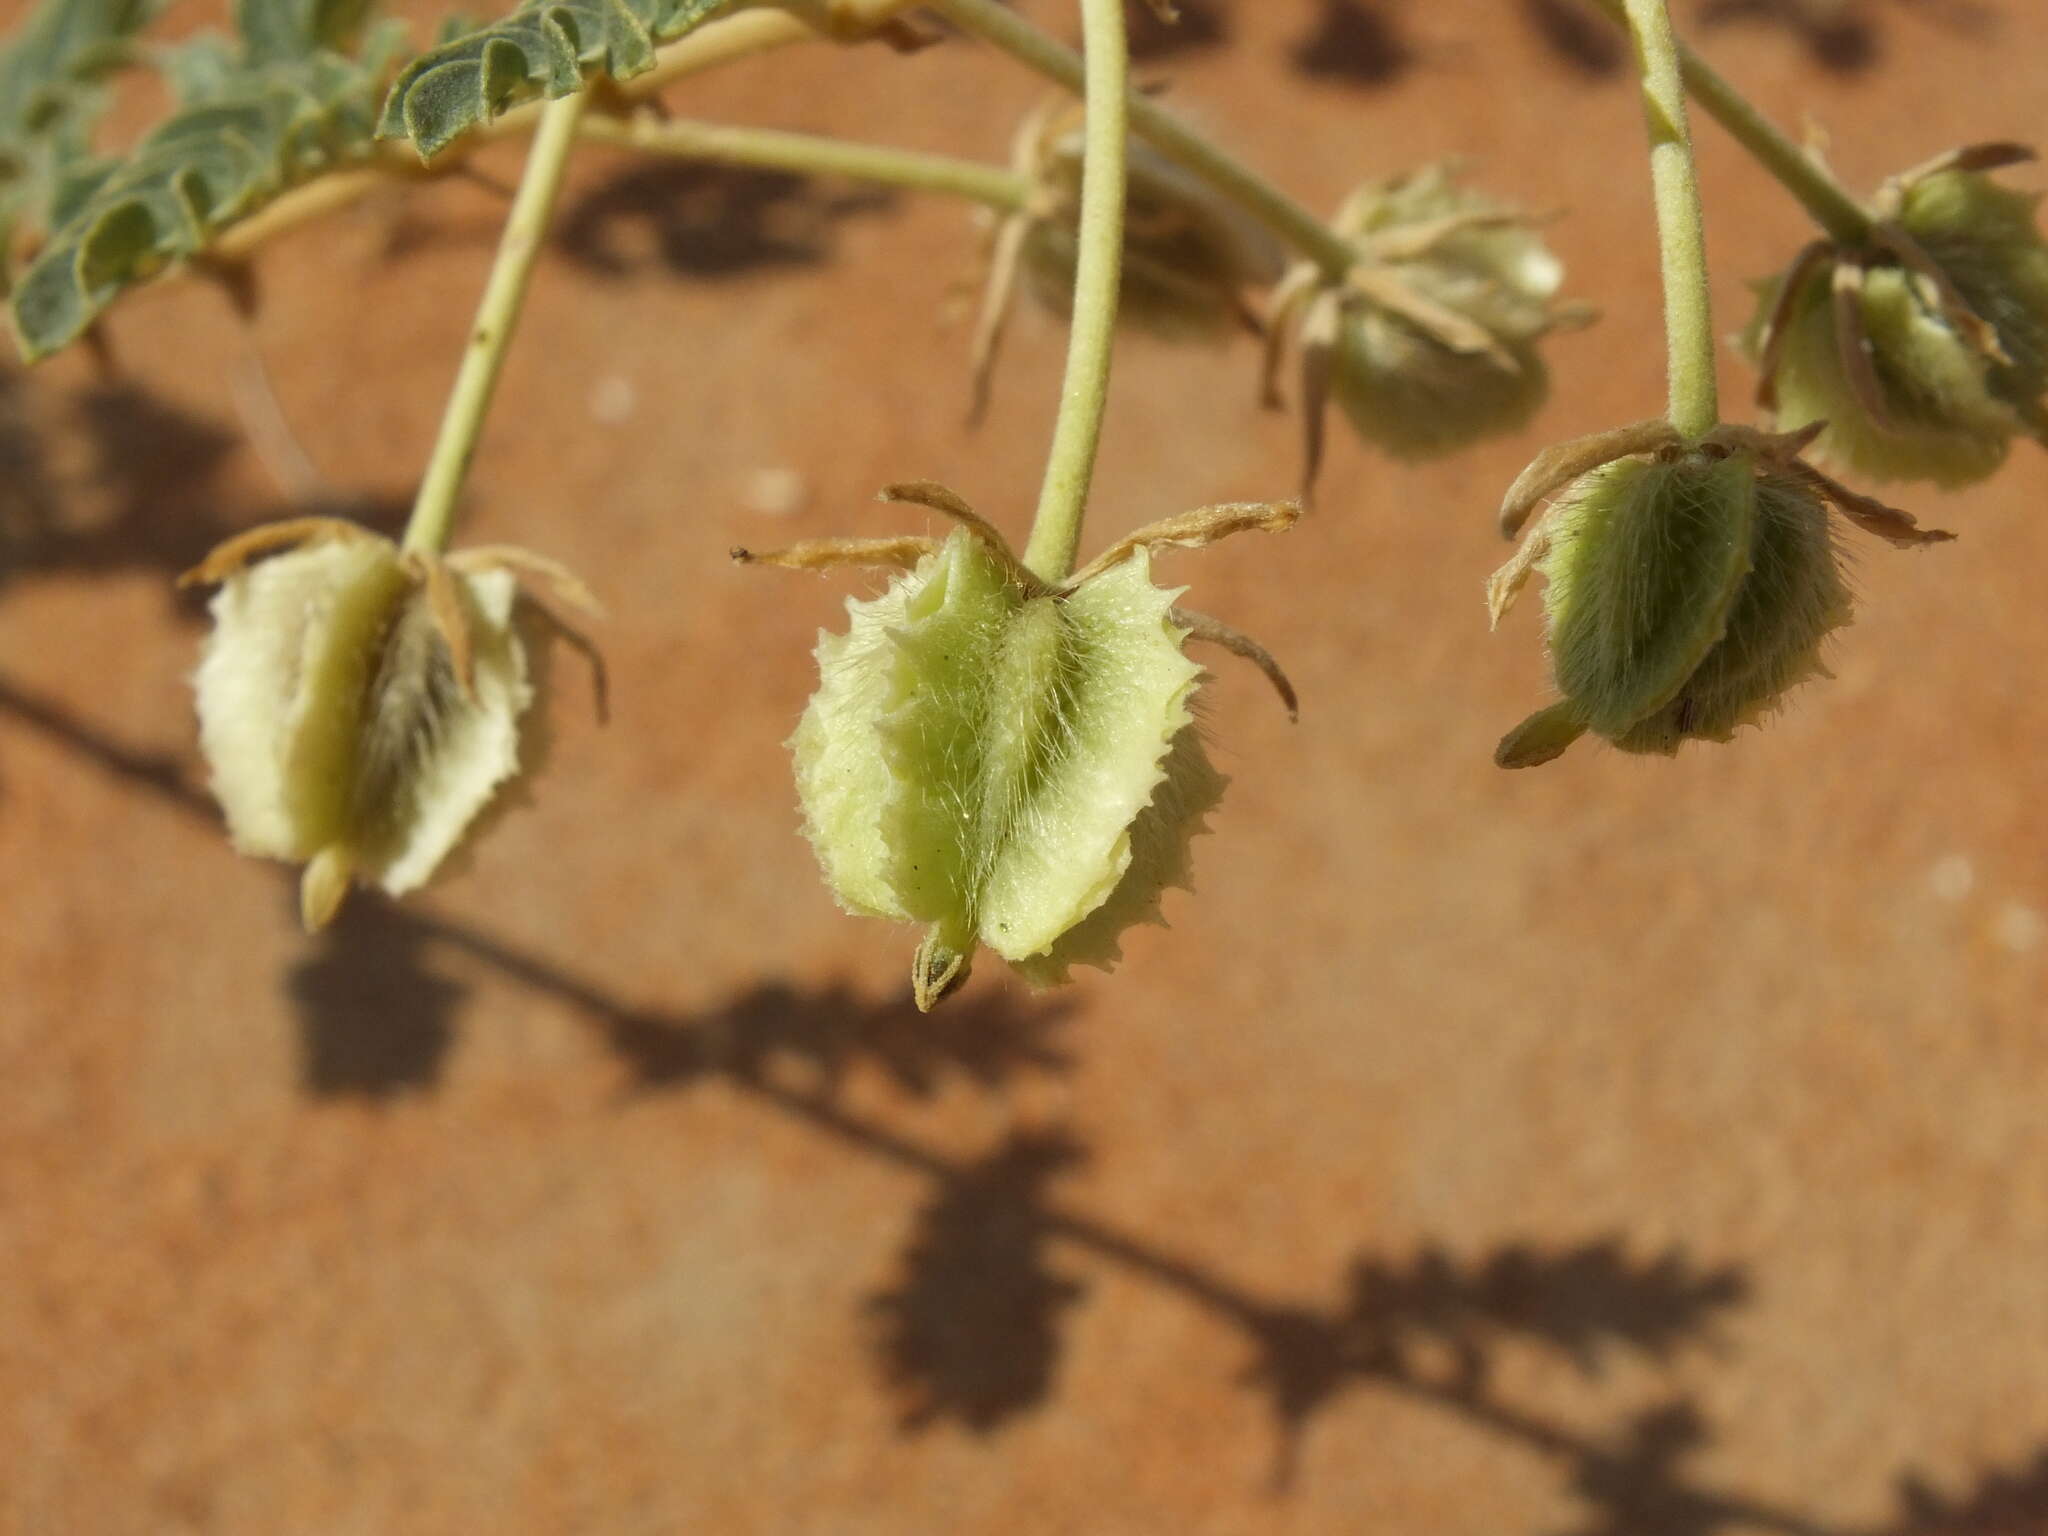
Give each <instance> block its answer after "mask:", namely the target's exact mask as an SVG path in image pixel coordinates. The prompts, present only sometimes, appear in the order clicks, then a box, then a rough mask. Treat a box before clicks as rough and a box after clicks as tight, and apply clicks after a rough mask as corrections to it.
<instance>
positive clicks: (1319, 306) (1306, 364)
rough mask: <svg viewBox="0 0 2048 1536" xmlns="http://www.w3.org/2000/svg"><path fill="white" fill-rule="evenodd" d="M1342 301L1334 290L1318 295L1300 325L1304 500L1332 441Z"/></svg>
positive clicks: (1303, 500) (1308, 496)
mask: <svg viewBox="0 0 2048 1536" xmlns="http://www.w3.org/2000/svg"><path fill="white" fill-rule="evenodd" d="M1343 323H1344V308H1343V304H1342V302H1341V301H1340V300H1339V299H1338V297H1337V296H1336V295H1335V294H1334V293H1325V294H1323V295H1321V296H1320V297H1318V298H1317V299H1316V300H1315V301H1314V302H1313V304H1312V305H1311V306H1310V308H1309V312H1308V317H1307V318H1306V319H1305V320H1303V321H1302V325H1301V492H1300V494H1301V500H1302V502H1303V504H1304V505H1306V504H1307V502H1308V501H1309V499H1310V498H1311V497H1312V496H1313V495H1314V494H1315V488H1316V482H1317V480H1319V479H1320V478H1321V477H1322V473H1323V453H1324V449H1325V447H1326V445H1327V444H1328V441H1329V431H1330V427H1329V422H1330V393H1331V391H1332V390H1333V389H1335V387H1336V372H1337V343H1338V339H1339V338H1338V331H1339V329H1340V328H1341V327H1342V326H1343Z"/></svg>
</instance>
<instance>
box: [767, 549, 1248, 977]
mask: <svg viewBox="0 0 2048 1536" xmlns="http://www.w3.org/2000/svg"><path fill="white" fill-rule="evenodd" d="M1148 567H1149V562H1148V560H1147V558H1146V556H1145V555H1144V553H1143V552H1142V551H1140V552H1139V553H1138V554H1137V555H1135V556H1133V557H1132V558H1131V559H1130V560H1128V561H1125V562H1123V563H1122V564H1120V565H1118V566H1116V567H1114V568H1112V569H1111V570H1109V571H1106V572H1104V573H1103V574H1102V575H1101V576H1099V577H1097V578H1096V579H1095V580H1093V581H1090V582H1088V583H1087V584H1085V585H1084V586H1082V587H1081V588H1079V589H1078V590H1076V591H1074V592H1071V593H1067V594H1059V595H1056V594H1053V593H1039V594H1027V593H1025V592H1024V591H1022V590H1021V589H1020V588H1019V587H1018V586H1017V585H1016V584H1014V582H1013V581H1012V580H1011V579H1010V573H1009V571H1008V570H1006V569H1005V567H1004V565H1003V563H1002V562H1001V561H999V560H998V559H997V558H996V557H995V556H994V555H993V554H992V553H991V552H990V551H989V549H988V548H987V547H986V546H985V545H984V544H983V543H982V542H981V541H980V540H979V539H977V538H976V537H974V536H973V535H972V534H970V533H968V532H967V531H966V530H964V529H963V530H960V531H957V532H955V533H954V534H953V535H952V536H951V537H950V538H949V539H947V541H946V542H945V544H944V546H943V547H942V548H941V549H940V550H939V552H938V553H937V554H935V555H932V556H930V557H928V558H927V559H925V560H924V561H922V562H920V564H919V565H918V567H917V569H916V570H914V571H912V572H910V573H909V574H908V575H906V576H904V577H902V578H901V579H899V580H898V581H897V582H896V583H895V584H894V585H893V586H892V587H891V588H890V589H889V590H888V591H886V592H884V593H883V594H882V595H881V596H880V597H877V598H874V599H872V600H869V601H865V602H863V601H858V600H851V601H849V602H848V603H847V614H848V618H849V621H850V622H849V624H848V627H847V630H846V633H844V634H842V635H826V636H823V637H821V638H820V640H819V644H818V670H819V674H820V679H821V681H820V686H819V688H818V691H817V693H816V694H814V695H813V696H812V698H811V702H810V705H809V707H808V708H807V709H806V710H805V711H804V716H803V720H802V722H801V723H800V724H799V725H798V727H797V731H796V735H795V737H794V738H793V739H792V741H791V746H792V748H793V749H794V751H795V755H796V771H797V791H798V796H799V798H800V799H801V801H802V803H803V809H804V823H805V830H806V831H807V832H808V834H809V835H810V839H811V842H812V845H813V846H814V847H815V848H816V849H817V852H818V858H819V862H820V863H821V864H822V865H823V866H824V870H825V875H826V879H827V881H828V882H829V883H830V884H831V886H832V889H833V893H834V894H835V895H836V896H837V897H838V898H839V901H840V903H841V905H843V906H844V907H846V908H847V910H848V911H851V912H856V913H862V914H867V915H871V916H878V917H893V918H899V919H903V920H906V921H910V922H916V923H922V924H925V925H927V928H928V934H929V936H928V937H927V939H926V941H925V944H924V947H923V949H922V950H921V951H920V957H919V962H918V967H917V972H916V977H915V978H914V979H915V980H916V981H917V990H918V992H919V994H920V1002H921V1003H923V1004H925V1005H927V1006H928V1005H929V1003H930V1002H933V1001H936V1000H937V998H938V997H939V996H942V995H943V993H944V992H945V991H946V990H948V989H950V987H951V986H953V985H955V984H957V982H958V981H960V980H963V979H964V976H965V970H966V963H967V961H966V958H965V957H969V956H971V955H972V954H973V952H974V950H975V949H976V948H977V947H978V946H981V945H986V946H987V947H988V948H990V949H992V950H994V951H995V952H996V953H997V954H998V955H1001V956H1002V957H1003V958H1004V959H1005V960H1007V961H1009V962H1010V963H1011V964H1012V965H1014V966H1016V967H1017V968H1018V969H1019V970H1020V971H1022V972H1024V974H1025V975H1026V976H1028V977H1030V978H1032V979H1033V980H1037V981H1042V982H1052V981H1061V980H1064V979H1065V978H1066V975H1067V971H1068V968H1069V967H1070V966H1072V965H1074V964H1076V963H1086V964H1097V965H1103V966H1105V967H1107V966H1108V965H1111V964H1113V963H1114V962H1115V961H1116V959H1117V958H1118V957H1119V949H1118V946H1117V933H1118V932H1120V931H1121V929H1122V927H1124V926H1125V925H1127V924H1128V923H1129V922H1131V921H1135V920H1137V919H1138V918H1140V917H1144V916H1147V915H1150V914H1151V913H1153V912H1154V911H1156V907H1157V902H1158V898H1159V895H1160V893H1161V892H1162V891H1163V890H1164V889H1165V887H1166V886H1167V885H1168V884H1175V883H1180V882H1181V881H1182V880H1183V879H1184V878H1185V872H1186V867H1187V860H1186V844H1187V841H1188V839H1189V838H1191V837H1192V836H1193V835H1194V834H1195V832H1196V831H1198V830H1199V827H1200V821H1201V816H1202V813H1203V812H1204V811H1206V810H1207V809H1208V808H1209V807H1210V806H1211V805H1213V804H1214V803H1215V802H1216V799H1217V797H1218V795H1219V794H1220V793H1221V790H1222V787H1223V780H1222V779H1221V777H1220V776H1218V775H1217V774H1216V773H1215V772H1214V771H1213V770H1212V769H1211V768H1210V767H1209V765H1208V762H1207V760H1206V758H1205V757H1204V756H1203V754H1202V751H1201V745H1200V738H1199V736H1198V735H1197V734H1196V733H1195V730H1194V724H1193V715H1192V714H1191V713H1190V711H1189V702H1190V699H1191V697H1192V695H1193V693H1194V689H1195V683H1196V679H1197V678H1198V677H1199V675H1200V669H1199V668H1198V667H1197V666H1196V665H1195V664H1194V663H1193V662H1192V661H1190V660H1188V658H1187V657H1186V656H1185V655H1183V654H1182V652H1181V641H1182V639H1183V638H1184V636H1185V633H1186V632H1185V631H1184V630H1183V629H1181V628H1180V627H1179V626H1177V625H1175V624H1174V623H1173V622H1172V619H1171V618H1170V610H1171V608H1172V605H1173V597H1174V594H1173V593H1172V592H1169V591H1163V590H1161V589H1160V588H1158V587H1155V586H1154V585H1153V584H1152V582H1151V578H1150V574H1149V568H1148ZM1183 736H1185V737H1186V738H1187V740H1186V741H1185V742H1182V741H1181V738H1182V737H1183ZM1176 748H1178V750H1176ZM1169 759H1170V760H1171V761H1170V763H1169ZM1169 767H1170V768H1171V771H1172V774H1173V775H1174V782H1173V783H1172V784H1171V785H1170V786H1165V788H1164V792H1163V793H1162V786H1164V785H1165V781H1166V779H1167V777H1168V773H1169ZM1169 821H1170V822H1171V825H1166V824H1165V823H1167V822H1169ZM1140 823H1156V825H1143V826H1141V825H1140ZM1140 855H1142V857H1141V856H1140ZM1112 903H1113V909H1114V911H1115V912H1116V913H1117V915H1118V916H1119V918H1120V921H1118V922H1117V923H1116V925H1115V927H1114V929H1111V930H1108V931H1105V929H1106V927H1107V925H1106V924H1103V923H1089V922H1088V921H1086V920H1087V919H1089V918H1090V917H1091V915H1092V914H1095V913H1096V912H1098V911H1099V910H1101V909H1103V908H1104V907H1105V906H1110V905H1112ZM927 994H929V995H927Z"/></svg>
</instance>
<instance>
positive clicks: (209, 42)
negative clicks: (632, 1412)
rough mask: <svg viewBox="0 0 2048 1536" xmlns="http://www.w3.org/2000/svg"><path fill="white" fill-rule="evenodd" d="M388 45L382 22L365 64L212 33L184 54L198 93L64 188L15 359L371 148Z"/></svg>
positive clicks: (181, 72) (183, 79) (21, 316)
mask: <svg viewBox="0 0 2048 1536" xmlns="http://www.w3.org/2000/svg"><path fill="white" fill-rule="evenodd" d="M395 41H396V38H395V34H394V33H393V32H392V31H389V30H386V29H379V32H378V34H377V35H376V36H374V37H373V38H372V39H371V41H370V44H369V48H368V51H367V53H366V55H365V57H364V58H362V59H360V60H356V59H346V58H342V57H341V56H339V55H337V54H333V53H324V52H323V53H316V54H314V55H312V56H311V57H308V58H305V59H302V60H299V61H297V62H293V63H276V64H268V65H260V66H258V65H251V64H248V63H247V62H246V56H244V57H243V58H242V59H237V58H236V57H235V55H233V54H232V53H231V52H230V51H229V50H227V49H225V48H224V47H223V46H222V45H221V44H220V43H219V42H218V40H213V39H202V40H201V41H200V42H199V43H197V44H195V45H192V46H191V47H188V48H187V49H185V50H182V51H181V55H180V58H179V61H178V63H177V64H176V65H175V66H174V68H175V74H176V78H177V80H178V82H179V84H180V85H181V86H183V87H184V88H186V89H187V90H189V91H191V92H194V93H196V95H195V97H192V98H188V100H187V102H186V104H185V105H184V106H183V107H182V108H181V109H180V110H179V111H178V112H176V113H174V114H173V115H172V116H171V117H169V118H167V119H166V120H165V121H164V122H162V123H160V124H159V125H158V126H157V127H156V128H155V129H154V130H152V131H151V132H150V133H149V135H148V136H147V137H145V138H144V139H143V140H142V142H141V143H140V144H138V145H137V146H136V147H135V149H134V150H133V151H132V152H131V153H130V154H129V155H128V156H127V157H126V158H125V159H123V160H121V161H118V162H116V163H114V164H112V165H103V166H96V167H92V168H90V169H86V170H82V171H80V172H78V173H77V174H74V175H73V176H72V177H70V178H69V179H68V180H67V181H66V183H65V184H64V185H63V186H61V187H60V188H59V189H58V193H57V195H56V197H55V198H54V200H53V201H54V206H55V211H56V215H57V217H56V218H55V219H53V223H55V228H54V231H53V233H52V234H51V236H50V239H49V242H48V243H47V244H46V245H45V246H44V248H43V250H42V251H41V252H40V253H39V254H38V255H37V257H36V259H35V261H34V262H33V263H31V264H30V266H29V267H28V269H27V270H26V271H25V272H24V273H23V274H22V278H21V281H20V283H19V284H18V286H17V287H16V289H15V292H14V295H13V310H14V325H15V330H16V333H17V335H18V336H19V338H20V341H21V349H22V353H23V355H24V356H25V357H26V358H27V359H28V360H30V361H34V360H35V359H37V358H39V357H44V356H47V355H48V354H50V353H51V352H54V351H56V350H57V349H59V348H60V347H63V346H65V345H66V344H68V343H70V342H72V341H74V340H76V339H77V337H78V336H79V335H80V333H82V332H83V331H84V330H85V328H86V327H87V326H89V325H90V324H92V322H93V320H94V319H96V318H97V317H98V315H99V314H100V312H101V311H102V310H104V309H105V308H106V307H107V305H108V304H110V303H112V302H113V301H114V299H115V298H117V297H118V296H119V295H120V294H121V293H122V291H123V290H124V289H126V288H128V287H130V286H131V285H133V284H135V283H138V282H142V281H145V280H146V279H148V278H150V277H152V276H154V275H155V274H156V273H157V272H159V271H161V270H162V269H163V268H164V267H165V266H167V265H169V264H170V263H171V262H174V261H179V260H184V259H187V258H190V257H192V256H196V255H199V254H201V253H202V252H204V251H205V249H206V248H207V246H208V245H209V244H211V243H212V241H213V239H214V238H215V237H216V236H217V235H218V234H219V233H220V231H221V230H222V229H223V228H225V227H226V226H227V225H229V224H232V223H233V222H234V221H235V220H237V219H240V218H244V217H246V216H247V215H249V214H250V213H253V212H254V211H255V210H256V209H258V208H259V207H261V206H262V205H263V204H265V203H267V202H268V201H269V200H270V199H271V198H273V197H275V196H276V195H277V194H278V193H279V192H282V191H283V190H285V189H286V188H287V187H290V186H292V185H294V184H295V183H297V182H299V181H303V180H305V179H306V178H307V177H310V176H313V175H316V174H318V173H320V172H322V171H327V170H332V169H335V168H336V167H339V166H343V165H347V164H350V163H352V162H355V161H360V160H363V159H365V158H367V157H368V156H369V155H370V154H371V153H372V151H373V147H374V140H373V137H372V129H373V127H374V113H375V111H376V102H377V96H378V91H379V88H380V85H381V81H382V77H383V73H384V68H385V64H386V61H387V60H388V58H389V56H390V53H391V51H392V48H393V45H394V44H395Z"/></svg>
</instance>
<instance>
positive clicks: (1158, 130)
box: [927, 0, 1358, 279]
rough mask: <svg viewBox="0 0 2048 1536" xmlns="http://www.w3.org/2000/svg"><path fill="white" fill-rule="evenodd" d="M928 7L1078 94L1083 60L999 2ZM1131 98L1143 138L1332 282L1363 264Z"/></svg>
mask: <svg viewBox="0 0 2048 1536" xmlns="http://www.w3.org/2000/svg"><path fill="white" fill-rule="evenodd" d="M927 4H928V6H929V8H930V9H932V10H934V11H937V12H938V13H939V14H941V15H942V16H945V17H946V18H947V19H949V20H950V21H952V22H954V23H955V24H956V25H958V26H960V27H963V28H965V29H966V30H967V31H970V32H972V33H974V34H975V35H977V36H979V37H981V38H983V39H985V40H986V41H988V42H990V43H993V44H994V45H995V46H996V47H998V48H1000V49H1001V50H1002V51H1003V52H1005V53H1007V54H1009V55H1010V56H1011V57H1012V58H1014V59H1016V60H1017V61H1018V62H1019V63H1021V64H1024V65H1026V66H1027V67H1029V68H1031V69H1033V70H1035V71H1036V72H1038V73H1039V74H1042V75H1044V76H1046V77H1047V78H1048V79H1051V80H1054V81H1057V82H1058V83H1059V84H1061V85H1063V86H1065V87H1066V88H1067V89H1069V90H1078V89H1079V88H1080V86H1081V82H1082V70H1083V64H1082V60H1081V59H1080V57H1079V56H1077V55H1076V54H1075V53H1074V51H1073V50H1072V49H1071V48H1067V47H1063V46H1062V45H1061V44H1059V43H1057V42H1055V41H1054V40H1053V39H1052V38H1050V37H1047V36H1046V35H1045V34H1044V33H1043V32H1041V31H1039V29H1038V28H1037V27H1035V26H1033V25H1032V24H1031V23H1030V22H1028V21H1026V20H1025V19H1024V18H1023V17H1021V16H1019V15H1018V14H1017V13H1016V12H1015V11H1012V10H1009V9H1008V8H1007V7H1005V6H1003V5H1000V4H998V3H997V0H927ZM1126 97H1127V101H1128V111H1129V113H1130V121H1131V126H1132V127H1133V128H1135V129H1136V130H1137V132H1138V135H1139V137H1141V138H1143V139H1146V140H1148V141H1149V142H1150V143H1151V144H1152V145H1153V146H1154V147H1155V148H1156V149H1158V150H1159V151H1160V152H1161V153H1162V154H1164V155H1165V156H1166V157H1167V158H1168V159H1170V160H1173V161H1175V162H1176V163H1178V164H1180V165H1182V166H1184V167H1185V168H1186V169H1188V170H1189V171H1191V172H1193V173H1194V174H1195V175H1196V176H1198V177H1200V178H1201V179H1202V180H1203V181H1205V182H1207V183H1208V184H1209V185H1210V186H1212V187H1214V188H1215V189H1216V190H1217V191H1218V192H1220V193H1222V194H1223V195H1224V196H1225V197H1227V198H1229V199H1230V200H1231V201H1232V202H1234V203H1236V204H1238V205H1239V206H1240V207H1242V208H1243V209H1244V210H1245V211H1246V212H1247V213H1249V214H1251V215H1252V216H1253V217H1254V218H1256V219H1257V220H1258V221H1259V222H1260V223H1262V224H1264V225H1265V226H1266V227H1267V228H1268V229H1270V230H1272V231H1273V233H1274V234H1276V235H1278V236H1279V237H1280V238H1281V239H1283V240H1285V241H1286V242H1287V243H1288V244H1289V245H1291V246H1293V247H1294V248H1295V249H1296V250H1297V251H1299V252H1300V253H1301V254H1302V255H1304V256H1306V257H1308V258H1309V259H1310V260H1312V261H1314V262H1315V263H1316V265H1317V266H1319V267H1321V268H1322V269H1323V271H1324V273H1325V274H1326V275H1328V276H1329V277H1330V278H1332V279H1338V278H1342V277H1343V275H1344V274H1345V273H1346V272H1348V271H1349V270H1350V269H1351V268H1352V267H1353V266H1354V265H1355V264H1356V263H1357V261H1358V252H1357V251H1356V250H1354V249H1353V248H1352V245H1351V243H1350V242H1349V241H1348V240H1346V239H1345V238H1344V237H1343V236H1342V235H1340V234H1338V233H1337V232H1336V231H1335V230H1333V229H1331V228H1330V226H1329V225H1327V224H1325V223H1324V222H1323V221H1322V220H1321V219H1319V218H1317V217H1316V216H1315V215H1314V214H1313V213H1311V212H1310V211H1309V210H1308V209H1307V208H1305V207H1303V206H1302V205H1301V204H1300V203H1297V202H1296V201H1295V200H1294V199H1293V198H1291V197H1289V196H1288V195H1287V194H1286V193H1285V192H1283V191H1281V190H1280V189H1279V188H1278V187H1276V186H1274V185H1273V183H1272V182H1270V181H1268V180H1267V179H1266V178H1265V177H1263V176H1261V175H1260V174H1259V173H1258V172H1257V171H1255V170H1253V169H1252V168H1251V167H1250V166H1248V165H1246V164H1245V163H1244V162H1243V161H1241V160H1238V159H1236V158H1234V157H1233V156H1231V155H1229V154H1227V153H1225V152H1224V151H1223V150H1221V149H1219V148H1218V147H1217V146H1216V145H1214V144H1211V143H1210V142H1209V141H1208V140H1207V139H1205V138H1203V137H1202V136H1201V135H1200V134H1199V133H1197V132H1195V130H1194V129H1192V128H1190V127H1188V125H1187V124H1186V123H1184V122H1182V121H1181V120H1180V119H1179V118H1178V117H1176V116H1174V114H1173V113H1171V112H1169V111H1167V110H1166V109H1165V108H1164V107H1162V106H1160V105H1159V104H1158V103H1157V102H1155V101H1153V100H1151V99H1150V98H1149V97H1145V96H1133V95H1130V94H1129V93H1128V92H1126Z"/></svg>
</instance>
